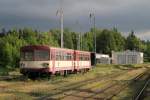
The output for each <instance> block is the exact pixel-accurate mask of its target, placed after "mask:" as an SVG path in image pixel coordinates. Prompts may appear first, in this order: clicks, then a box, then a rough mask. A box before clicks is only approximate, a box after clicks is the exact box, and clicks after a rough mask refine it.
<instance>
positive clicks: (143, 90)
mask: <svg viewBox="0 0 150 100" xmlns="http://www.w3.org/2000/svg"><path fill="white" fill-rule="evenodd" d="M149 84H150V73H149V74H148V78H147V79H146V81H145V83H144V85H143V86H142V87H141V89H140V90H139V91H138V92H137V94H136V95H135V96H134V97H133V100H142V99H143V98H144V95H145V93H146V89H147V87H148V85H149Z"/></svg>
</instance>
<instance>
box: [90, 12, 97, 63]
mask: <svg viewBox="0 0 150 100" xmlns="http://www.w3.org/2000/svg"><path fill="white" fill-rule="evenodd" d="M92 18H93V24H94V25H93V28H94V29H93V34H94V53H95V65H96V32H95V28H96V27H95V26H96V23H95V14H94V13H90V19H91V21H92Z"/></svg>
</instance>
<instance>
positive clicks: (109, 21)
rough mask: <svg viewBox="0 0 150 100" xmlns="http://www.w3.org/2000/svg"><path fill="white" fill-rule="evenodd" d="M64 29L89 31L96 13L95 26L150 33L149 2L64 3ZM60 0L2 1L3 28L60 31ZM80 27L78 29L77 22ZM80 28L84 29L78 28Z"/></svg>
mask: <svg viewBox="0 0 150 100" xmlns="http://www.w3.org/2000/svg"><path fill="white" fill-rule="evenodd" d="M63 1H64V2H63V8H64V26H65V27H70V28H71V29H73V30H79V29H80V28H81V27H82V29H81V30H82V31H88V30H89V28H90V27H91V26H90V22H89V13H90V12H95V16H96V26H97V27H99V28H112V27H114V26H115V27H117V28H118V29H119V30H120V31H122V32H125V33H128V32H129V31H130V30H135V31H137V34H139V33H140V32H145V31H147V30H149V28H150V27H149V26H150V22H149V18H150V13H149V9H150V6H149V3H150V1H149V0H63ZM59 8H60V0H0V25H2V26H4V27H8V28H11V27H14V26H15V27H27V26H31V27H38V28H39V29H40V30H48V29H49V28H56V27H57V28H58V27H59V22H58V21H59V16H56V11H57V10H58V9H59ZM77 21H78V22H79V24H80V25H77V24H76V22H77ZM79 26H81V27H79Z"/></svg>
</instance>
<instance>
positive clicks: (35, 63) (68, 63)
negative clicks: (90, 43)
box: [20, 46, 91, 74]
mask: <svg viewBox="0 0 150 100" xmlns="http://www.w3.org/2000/svg"><path fill="white" fill-rule="evenodd" d="M90 67H91V61H90V52H85V51H76V50H72V49H64V48H55V47H49V46H24V47H22V48H21V61H20V71H21V73H23V74H26V73H32V72H40V73H51V74H55V73H57V72H65V71H80V70H81V69H90Z"/></svg>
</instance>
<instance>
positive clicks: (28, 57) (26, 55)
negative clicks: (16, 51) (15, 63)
mask: <svg viewBox="0 0 150 100" xmlns="http://www.w3.org/2000/svg"><path fill="white" fill-rule="evenodd" d="M21 60H27V61H31V60H33V52H22V53H21Z"/></svg>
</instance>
